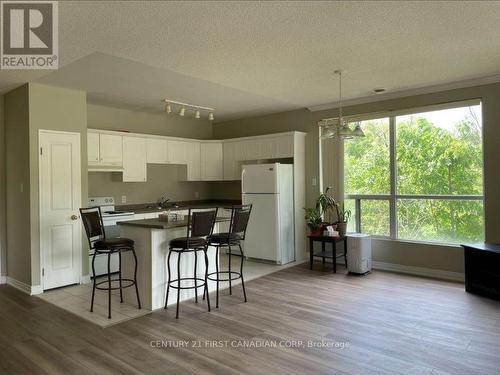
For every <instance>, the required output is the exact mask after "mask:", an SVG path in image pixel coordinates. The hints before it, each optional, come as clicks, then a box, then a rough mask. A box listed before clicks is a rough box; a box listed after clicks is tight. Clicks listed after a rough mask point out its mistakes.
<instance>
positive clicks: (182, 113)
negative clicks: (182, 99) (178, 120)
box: [179, 107, 186, 116]
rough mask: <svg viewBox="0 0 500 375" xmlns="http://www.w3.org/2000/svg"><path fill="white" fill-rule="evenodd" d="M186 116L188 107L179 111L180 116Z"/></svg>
mask: <svg viewBox="0 0 500 375" xmlns="http://www.w3.org/2000/svg"><path fill="white" fill-rule="evenodd" d="M185 114H186V107H181V110H180V111H179V116H184V115H185Z"/></svg>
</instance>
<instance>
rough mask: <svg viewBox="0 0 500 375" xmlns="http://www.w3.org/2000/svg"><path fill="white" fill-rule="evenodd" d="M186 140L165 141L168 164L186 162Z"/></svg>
mask: <svg viewBox="0 0 500 375" xmlns="http://www.w3.org/2000/svg"><path fill="white" fill-rule="evenodd" d="M187 143H188V142H184V141H167V155H168V163H169V164H187V162H188V157H187V156H188V144H187Z"/></svg>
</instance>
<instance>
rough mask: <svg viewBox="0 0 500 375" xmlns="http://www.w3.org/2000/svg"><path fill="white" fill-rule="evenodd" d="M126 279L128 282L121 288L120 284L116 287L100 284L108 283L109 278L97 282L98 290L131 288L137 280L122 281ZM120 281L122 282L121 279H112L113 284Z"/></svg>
mask: <svg viewBox="0 0 500 375" xmlns="http://www.w3.org/2000/svg"><path fill="white" fill-rule="evenodd" d="M124 281H125V282H127V283H128V284H126V285H123V284H122V287H121V288H120V285H118V286H116V287H111V288H110V287H109V286H108V287H99V285H103V284H108V283H109V281H108V280H104V281H99V282H98V283H96V284H95V288H96V289H98V290H118V289H125V288H130V287H131V286H134V285H135V281H134V280H132V279H122V283H123V282H124ZM119 282H120V279H112V280H111V284H114V283H119Z"/></svg>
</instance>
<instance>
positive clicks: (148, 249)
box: [121, 219, 216, 310]
mask: <svg viewBox="0 0 500 375" xmlns="http://www.w3.org/2000/svg"><path fill="white" fill-rule="evenodd" d="M134 223H135V225H134ZM139 223H141V224H142V223H143V224H144V225H142V226H140V225H139ZM158 223H161V222H159V221H158V220H155V219H151V220H140V221H139V220H138V221H132V222H124V223H121V236H122V237H126V238H130V239H132V240H134V242H135V252H136V254H137V262H138V266H137V284H138V286H139V296H140V298H141V303H142V308H144V309H148V310H157V309H160V308H163V307H164V305H165V295H166V290H167V289H166V285H167V280H168V272H167V257H168V253H169V243H170V240H172V239H174V238H178V237H185V236H186V227H185V226H177V227H171V228H169V227H168V225H167V224H166V223H163V225H164V226H165V228H164V229H158V228H154V227H153V226H154V225H153V224H158ZM146 224H151V225H150V226H147V225H146ZM177 254H178V253H176V252H174V253H172V255H171V257H170V270H171V272H172V277H171V278H172V280H173V279H176V278H177V259H178V258H177V256H178V255H177ZM215 254H216V249H215V248H214V247H209V248H208V260H209V271H208V272H214V271H215ZM194 265H195V254H194V252H188V253H184V254H182V255H181V264H180V276H181V277H193V275H194ZM133 274H134V258H133V255H132V253H131V252H126V253H123V254H122V277H123V278H133ZM197 277H199V278H201V279H204V278H205V256H204V253H203V251H199V252H197ZM191 285H194V282H193V281H191V280H189V281H184V282H182V283H181V286H191ZM208 287H209V291H212V290H215V289H216V285H215V282H209V285H208ZM203 289H204V287H198V296H199V297H202V296H203ZM194 296H195V290H194V289H183V290H181V292H180V300H181V301H183V300H186V299H192V298H194ZM123 298H124V300H125V301H126V302H128V303H131V304H133V305H134V304H137V298H136V294H135V288H134V287H131V288H126V289H124V290H123ZM176 302H177V289H174V288H170V292H169V297H168V305H169V306H170V305H175V303H176ZM201 302H203V303H206V302H205V301H202V300H201V298H199V303H201ZM214 303H215V301H214Z"/></svg>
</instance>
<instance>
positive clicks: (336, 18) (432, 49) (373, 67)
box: [0, 1, 500, 120]
mask: <svg viewBox="0 0 500 375" xmlns="http://www.w3.org/2000/svg"><path fill="white" fill-rule="evenodd" d="M499 24H500V2H496V1H491V2H488V1H460V2H459V1H432V2H421V1H399V2H397V1H390V2H389V1H388V2H382V1H343V2H341V1H338V2H332V1H325V2H320V1H315V2H299V1H290V2H270V1H267V2H242V1H236V2H228V1H221V2H209V1H207V2H194V1H186V2H162V1H159V2H132V1H126V2H119V1H96V2H90V1H75V2H73V1H60V2H59V51H60V66H61V69H60V70H59V71H56V72H48V71H1V72H0V92H5V91H8V90H10V89H12V88H14V87H16V86H18V85H20V84H22V83H25V82H27V81H33V80H37V81H39V82H45V83H49V84H54V85H59V86H66V87H73V88H79V89H84V90H86V91H88V92H89V100H90V101H92V102H102V103H107V104H111V105H116V106H125V107H130V108H137V109H139V108H140V109H148V108H150V109H156V110H160V109H161V105H160V99H161V98H163V97H172V98H173V99H177V100H185V101H188V102H194V103H196V104H200V105H206V106H215V107H216V108H217V115H218V119H219V120H220V119H230V118H237V117H245V116H249V115H256V114H264V113H271V112H277V111H283V110H289V109H294V108H304V107H311V106H317V105H321V104H324V103H329V102H332V101H333V100H336V98H337V81H336V78H335V77H334V76H332V72H333V70H335V69H337V68H342V69H346V70H347V73H346V74H345V75H344V89H345V91H344V94H345V97H346V98H347V99H354V98H361V97H366V96H368V95H371V90H372V89H373V88H375V87H385V88H387V89H388V91H389V93H394V92H397V91H405V90H409V89H415V88H422V87H426V86H434V85H440V84H446V83H450V82H456V81H462V80H470V79H479V78H482V77H488V76H493V75H497V74H500V43H499V41H500V28H499V27H498V25H499Z"/></svg>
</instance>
